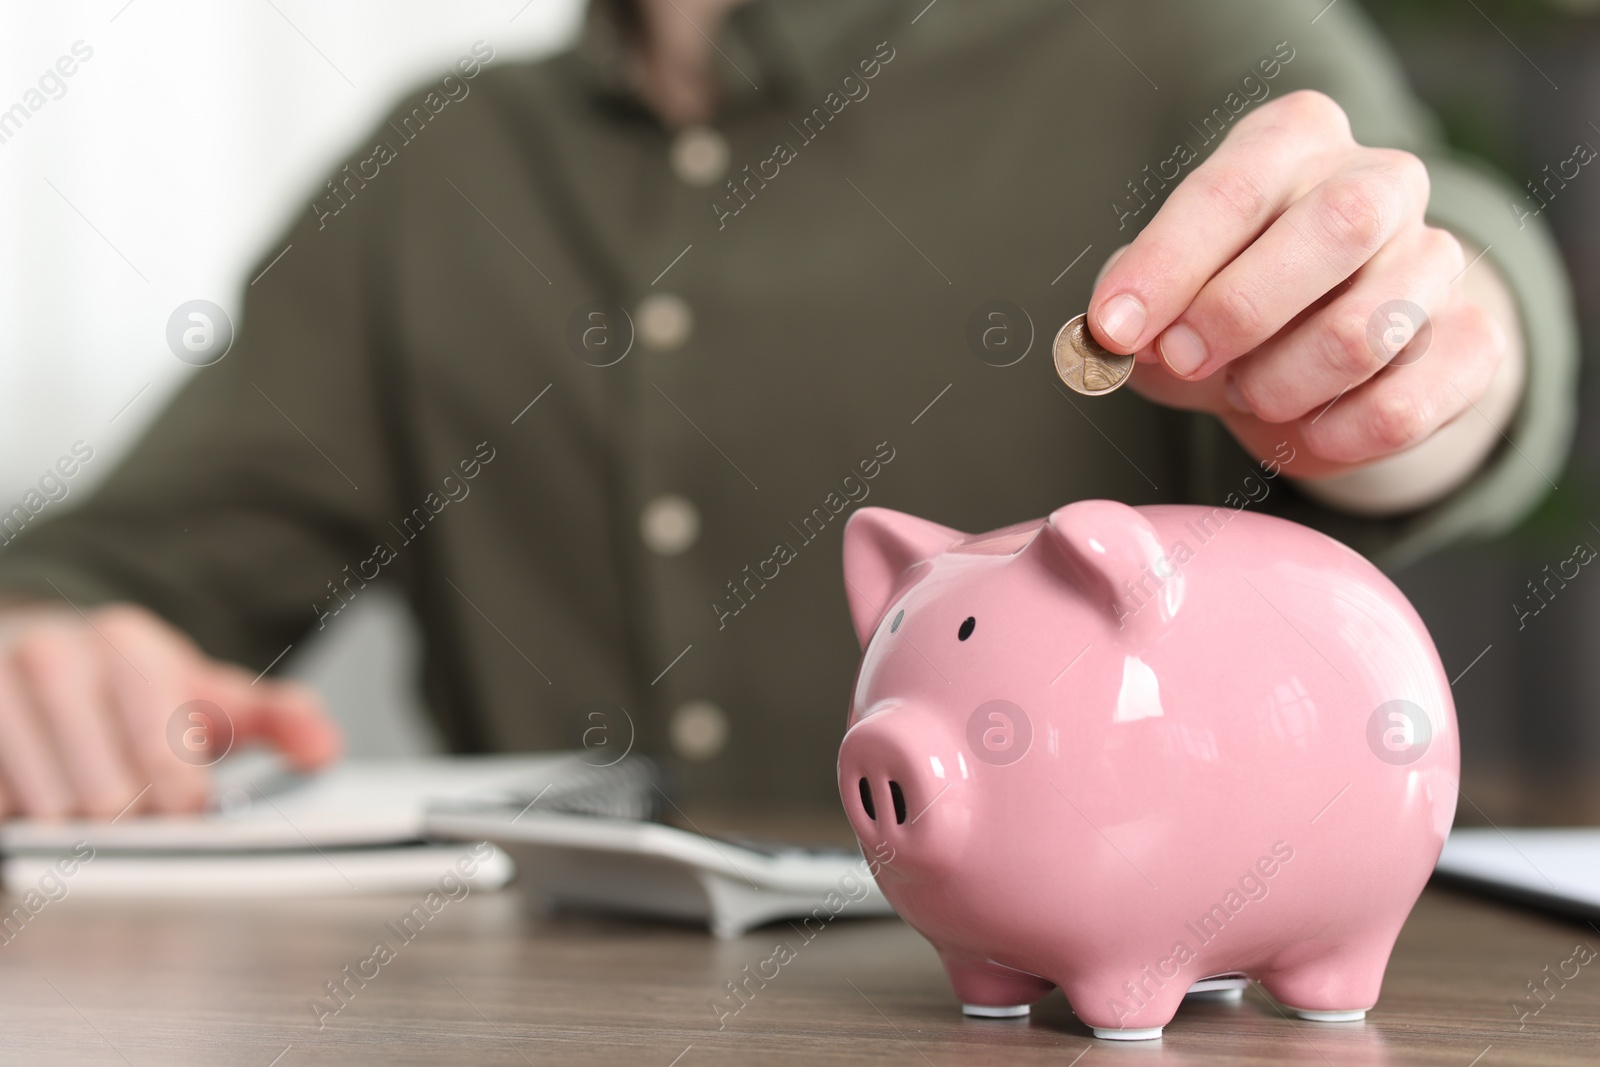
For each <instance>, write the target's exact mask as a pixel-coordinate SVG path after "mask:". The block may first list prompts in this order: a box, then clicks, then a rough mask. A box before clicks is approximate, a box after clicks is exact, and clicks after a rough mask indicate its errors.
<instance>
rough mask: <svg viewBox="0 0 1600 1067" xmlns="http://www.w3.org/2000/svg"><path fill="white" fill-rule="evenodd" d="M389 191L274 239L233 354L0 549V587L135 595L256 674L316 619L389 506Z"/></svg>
mask: <svg viewBox="0 0 1600 1067" xmlns="http://www.w3.org/2000/svg"><path fill="white" fill-rule="evenodd" d="M334 177H335V179H336V180H337V179H338V178H339V177H340V175H338V174H335V175H334ZM398 180H400V179H398V178H391V179H390V182H391V183H394V182H396V181H398ZM332 188H333V186H332V184H331V183H330V186H329V190H330V192H329V198H330V200H331V198H332V195H333V194H332V193H331V190H332ZM347 188H352V189H353V188H355V187H354V186H353V185H352V186H349V187H347ZM388 195H390V193H388V192H386V190H385V188H384V186H383V183H379V182H374V183H371V185H370V186H369V187H368V188H365V189H361V190H360V192H359V196H358V197H357V198H356V199H354V200H353V201H352V202H351V203H350V204H349V205H348V206H346V207H344V208H343V209H342V210H340V211H339V212H338V214H337V215H333V214H331V213H330V212H328V211H327V210H326V209H324V210H321V211H319V210H316V209H312V210H307V211H306V212H305V213H304V215H303V216H302V217H301V219H300V221H299V222H298V223H297V224H295V225H293V226H292V227H291V228H290V229H289V232H288V233H287V234H286V235H284V236H283V237H282V238H281V239H280V240H278V241H277V242H275V243H274V244H273V245H271V246H270V247H269V250H268V251H267V252H266V253H264V255H263V256H262V258H261V260H260V262H259V263H257V264H256V266H255V268H254V269H253V270H252V272H251V275H250V276H251V277H252V278H254V279H255V280H254V281H252V282H250V283H249V285H248V286H247V287H246V296H245V300H244V303H243V312H242V315H241V316H240V317H239V321H238V322H237V324H236V326H237V333H236V338H237V341H236V343H235V345H234V346H233V348H232V350H230V351H228V352H227V353H226V355H224V356H223V358H222V359H221V360H220V362H216V363H214V364H212V365H210V366H205V367H200V368H196V369H194V370H186V371H185V374H186V375H187V380H186V381H185V382H184V384H183V385H182V386H181V388H180V390H179V392H178V394H177V396H176V398H175V399H174V400H173V401H172V403H171V405H170V407H169V408H168V409H167V410H166V411H165V412H164V413H163V414H162V415H161V417H160V418H158V419H157V420H156V421H155V422H154V424H153V425H152V427H151V428H150V430H149V432H148V433H147V435H146V436H145V437H144V438H143V439H142V440H141V441H140V442H139V443H138V444H137V445H136V446H135V447H134V448H133V450H132V451H131V453H130V454H129V455H127V456H126V458H124V459H123V460H122V461H121V462H120V464H119V465H118V467H117V468H116V469H115V470H114V471H112V472H111V474H110V475H109V476H108V478H107V480H106V481H105V482H104V483H103V484H102V485H101V486H99V488H98V489H97V491H96V492H95V493H93V494H92V495H91V496H90V497H89V498H88V499H87V500H86V501H85V502H84V504H83V505H82V506H81V507H78V508H76V509H73V510H66V511H63V512H62V513H60V514H59V515H58V514H57V513H56V511H55V508H54V507H52V509H51V510H50V511H47V512H44V513H42V514H40V515H39V516H38V517H37V518H34V519H32V520H31V521H29V522H28V523H27V524H26V525H25V527H24V528H23V529H22V531H21V533H20V535H18V536H16V537H15V538H14V539H11V540H10V541H8V543H6V544H4V545H3V546H0V589H5V590H7V591H10V592H13V593H25V594H37V595H40V596H42V597H45V598H50V599H56V600H59V598H62V597H64V598H66V599H67V600H68V601H70V602H71V603H72V604H73V605H75V606H76V607H78V608H79V609H84V608H87V607H88V606H90V605H95V604H100V603H104V602H109V601H119V600H126V601H134V602H138V603H141V604H143V605H145V606H146V607H148V608H150V609H152V610H153V611H155V612H157V613H158V614H160V615H161V616H163V617H164V618H166V619H167V620H168V621H170V622H172V623H173V624H174V625H176V626H178V627H179V628H180V629H182V630H185V631H186V632H188V633H189V634H191V635H193V636H194V638H195V639H196V640H197V641H198V642H199V643H200V644H201V646H202V647H203V648H204V649H205V650H206V651H207V652H208V653H210V654H211V655H213V656H217V657H220V658H223V659H227V660H232V661H235V662H239V663H244V664H249V665H257V666H263V667H264V666H266V665H267V664H268V663H269V662H271V661H272V660H273V659H274V658H276V657H277V656H278V655H279V654H280V653H281V652H282V651H283V650H284V649H285V647H286V646H287V645H288V644H290V643H291V642H294V641H296V640H298V639H299V637H300V635H302V634H303V633H304V632H306V630H307V629H308V628H310V629H313V630H314V629H316V628H317V627H318V614H319V613H318V609H317V608H316V607H315V606H314V605H322V604H324V603H325V602H327V601H328V598H329V597H330V596H333V595H335V590H336V589H338V588H339V587H340V586H341V585H342V583H343V582H344V581H346V580H347V579H348V577H349V575H350V573H351V572H350V568H351V567H354V566H356V565H358V563H359V561H361V560H362V559H364V558H366V557H368V556H369V555H370V554H371V551H372V546H373V543H374V541H375V540H380V539H381V536H380V535H379V534H378V533H377V530H378V528H379V527H381V526H382V525H383V524H384V519H385V517H386V516H392V515H393V514H395V511H394V508H393V500H394V497H395V492H394V488H393V487H394V483H395V480H396V470H397V464H398V463H400V462H401V459H400V458H399V457H403V456H404V454H405V453H404V451H403V449H400V448H396V447H394V441H395V439H396V437H397V436H399V434H398V430H397V427H396V426H395V425H394V424H395V422H396V412H395V411H394V409H393V405H392V404H391V403H390V402H389V400H390V398H392V397H393V396H395V395H396V394H395V390H396V388H397V385H396V379H397V377H399V376H400V375H401V373H402V371H401V369H400V368H399V367H397V366H396V362H397V361H396V359H395V358H394V348H393V346H392V345H390V344H387V343H386V341H385V337H384V335H383V333H382V331H381V329H380V328H379V327H378V326H377V325H375V324H377V323H380V322H381V321H383V320H382V315H383V311H384V308H383V295H382V292H383V290H382V280H381V279H382V277H383V264H384V262H385V255H384V249H383V242H382V235H383V228H382V227H381V226H380V225H377V224H378V223H379V222H381V218H382V216H383V214H384V210H385V207H384V203H383V200H384V198H385V197H386V196H388ZM332 202H333V203H335V204H338V203H340V201H337V200H333V201H332ZM404 567H405V563H404V561H401V564H400V565H399V566H398V567H396V568H387V569H386V573H388V572H389V571H390V570H404Z"/></svg>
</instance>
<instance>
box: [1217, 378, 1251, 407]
mask: <svg viewBox="0 0 1600 1067" xmlns="http://www.w3.org/2000/svg"><path fill="white" fill-rule="evenodd" d="M1222 395H1223V397H1224V398H1225V399H1226V400H1227V401H1228V406H1229V407H1231V408H1233V410H1235V411H1242V412H1245V413H1248V412H1249V411H1250V405H1249V404H1247V403H1245V399H1244V393H1243V392H1242V391H1240V389H1239V383H1238V382H1237V381H1235V380H1234V378H1233V375H1231V374H1230V375H1228V377H1227V380H1226V381H1224V382H1223V383H1222Z"/></svg>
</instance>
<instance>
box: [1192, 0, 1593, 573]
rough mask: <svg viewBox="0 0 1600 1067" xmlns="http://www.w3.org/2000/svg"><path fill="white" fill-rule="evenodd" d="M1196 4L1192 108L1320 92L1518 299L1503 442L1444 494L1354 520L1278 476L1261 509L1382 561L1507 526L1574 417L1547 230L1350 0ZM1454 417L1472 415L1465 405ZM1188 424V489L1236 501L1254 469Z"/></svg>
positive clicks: (1566, 439) (1549, 475) (1566, 336)
mask: <svg viewBox="0 0 1600 1067" xmlns="http://www.w3.org/2000/svg"><path fill="white" fill-rule="evenodd" d="M1196 8H1197V5H1189V6H1188V9H1189V10H1190V11H1191V13H1192V14H1193V18H1192V21H1191V22H1190V24H1189V31H1190V40H1191V41H1194V40H1199V41H1202V42H1204V43H1203V44H1201V45H1200V46H1198V47H1196V46H1194V45H1193V44H1191V45H1190V46H1189V47H1187V48H1185V49H1184V50H1183V52H1182V53H1181V55H1184V56H1193V57H1195V58H1193V59H1191V60H1188V61H1186V62H1185V61H1182V60H1178V62H1177V63H1176V64H1175V69H1176V70H1178V71H1181V72H1182V76H1183V77H1185V78H1186V80H1187V84H1186V85H1184V86H1183V90H1182V92H1181V93H1180V94H1179V95H1180V96H1181V97H1183V98H1184V105H1181V106H1184V107H1190V108H1192V107H1196V106H1198V107H1199V108H1200V113H1202V114H1203V113H1205V109H1206V108H1207V107H1209V106H1210V104H1209V103H1208V102H1212V103H1221V102H1222V101H1223V100H1224V99H1225V98H1226V96H1227V94H1228V93H1229V92H1239V91H1241V80H1242V78H1243V76H1244V75H1246V74H1249V73H1251V72H1252V71H1253V70H1254V71H1255V72H1256V77H1257V84H1267V85H1268V86H1269V89H1270V92H1271V94H1272V96H1274V97H1276V96H1281V95H1282V94H1284V93H1287V92H1291V91H1294V90H1296V89H1317V90H1320V91H1322V92H1325V93H1327V94H1328V95H1329V96H1331V97H1332V98H1333V99H1335V100H1336V101H1338V102H1339V104H1340V105H1341V106H1342V107H1343V108H1344V110H1345V112H1346V114H1347V115H1349V117H1350V124H1351V128H1352V131H1353V132H1354V135H1355V138H1356V140H1357V141H1358V142H1360V143H1362V144H1367V145H1383V146H1388V147H1394V148H1402V149H1406V150H1408V151H1411V152H1414V153H1416V154H1417V155H1418V156H1419V157H1421V159H1422V160H1423V162H1424V163H1425V164H1426V165H1427V168H1428V173H1429V178H1430V180H1431V183H1432V194H1431V197H1430V200H1429V204H1428V220H1429V222H1430V223H1431V224H1432V225H1435V226H1439V227H1442V228H1445V229H1448V230H1450V231H1451V232H1453V233H1455V234H1456V235H1458V236H1459V237H1462V238H1463V239H1464V240H1465V241H1467V242H1468V243H1470V244H1472V245H1474V246H1476V247H1477V248H1479V249H1484V250H1486V251H1485V256H1484V258H1485V260H1486V261H1487V262H1491V263H1493V264H1494V266H1495V267H1496V268H1498V270H1499V271H1500V273H1501V275H1502V276H1503V277H1504V278H1505V280H1506V282H1507V284H1508V286H1509V288H1510V290H1511V292H1512V294H1513V296H1514V297H1515V299H1516V303H1517V307H1518V310H1519V312H1520V315H1521V323H1522V331H1523V336H1524V339H1525V343H1526V352H1527V363H1528V367H1527V380H1526V385H1525V391H1524V394H1523V397H1522V401H1521V404H1520V407H1519V408H1518V410H1517V413H1516V415H1515V417H1514V419H1513V421H1512V423H1511V425H1510V426H1509V427H1508V428H1507V429H1506V431H1505V434H1504V437H1505V440H1504V441H1502V442H1501V444H1500V445H1499V447H1498V448H1497V449H1496V450H1495V451H1494V452H1493V453H1491V455H1490V456H1489V457H1488V459H1487V460H1486V461H1485V462H1484V464H1483V466H1482V467H1481V468H1480V469H1479V470H1478V471H1477V472H1476V473H1475V474H1474V475H1473V476H1472V477H1471V478H1469V479H1468V480H1467V481H1466V482H1465V483H1464V484H1463V485H1462V486H1460V487H1459V488H1458V489H1456V490H1455V491H1454V492H1453V493H1451V494H1450V495H1449V496H1448V497H1446V498H1445V499H1443V500H1440V501H1438V502H1436V503H1434V504H1432V505H1429V506H1428V507H1425V508H1422V509H1420V510H1417V511H1415V512H1412V513H1409V514H1404V515H1399V516H1393V517H1385V518H1381V519H1371V518H1362V517H1358V516H1353V515H1349V514H1346V513H1343V512H1339V511H1337V510H1335V509H1333V508H1330V507H1327V506H1324V505H1321V504H1318V503H1316V502H1314V501H1311V500H1310V499H1309V498H1307V497H1305V496H1303V495H1301V494H1298V493H1296V492H1295V491H1294V489H1293V487H1292V486H1291V485H1289V484H1288V483H1287V482H1286V481H1283V480H1280V482H1281V486H1277V485H1275V486H1273V487H1272V489H1271V493H1270V496H1269V497H1268V498H1267V499H1265V500H1263V502H1262V507H1263V508H1264V509H1265V510H1269V511H1274V512H1276V513H1278V514H1282V515H1284V516H1285V517H1288V518H1293V519H1295V520H1296V521H1299V522H1304V523H1306V524H1308V525H1312V526H1315V527H1318V528H1320V529H1323V530H1325V531H1326V532H1328V533H1330V534H1332V535H1333V536H1335V537H1338V538H1339V539H1341V540H1343V541H1345V542H1346V543H1347V544H1350V545H1351V546H1352V547H1355V548H1357V549H1358V550H1360V551H1362V552H1363V553H1365V554H1367V555H1369V556H1372V557H1374V558H1375V559H1377V560H1379V561H1380V562H1381V563H1383V564H1384V565H1386V566H1391V567H1392V566H1398V565H1401V564H1403V563H1405V562H1407V561H1409V560H1412V559H1415V558H1417V557H1418V556H1421V555H1423V554H1426V553H1428V552H1430V551H1433V550H1435V549H1437V548H1439V547H1441V546H1443V545H1445V544H1447V543H1449V542H1451V541H1455V540H1458V539H1462V538H1467V537H1485V536H1490V535H1493V534H1496V533H1499V532H1501V531H1504V530H1506V529H1508V528H1509V527H1511V526H1512V525H1514V524H1515V523H1516V522H1517V521H1518V520H1519V519H1520V518H1522V517H1523V516H1524V515H1526V514H1527V513H1528V512H1529V511H1530V510H1531V509H1532V508H1533V507H1534V506H1535V505H1536V504H1537V503H1538V501H1539V500H1540V499H1541V498H1542V497H1543V495H1544V494H1545V493H1546V492H1547V491H1549V489H1550V488H1551V487H1552V486H1553V484H1554V481H1553V480H1554V479H1555V478H1556V477H1557V476H1558V475H1559V472H1560V468H1561V465H1562V463H1563V461H1564V459H1565V457H1566V454H1567V451H1568V448H1569V447H1570V444H1571V440H1572V435H1573V429H1574V424H1575V420H1576V379H1577V367H1578V334H1577V324H1576V317H1575V313H1574V309H1573V303H1572V294H1571V290H1570V287H1569V284H1568V281H1567V277H1566V272H1565V269H1564V267H1563V265H1562V262H1561V257H1560V254H1559V252H1558V250H1557V248H1556V245H1555V242H1554V241H1553V240H1552V238H1551V236H1550V233H1549V231H1548V229H1547V228H1546V227H1545V226H1544V224H1543V222H1542V220H1540V219H1538V218H1528V217H1519V216H1520V213H1519V212H1518V211H1517V210H1516V208H1517V207H1518V206H1521V207H1523V208H1526V207H1527V206H1528V205H1527V204H1525V203H1524V200H1523V197H1522V196H1521V195H1520V194H1519V193H1518V192H1517V191H1516V190H1515V189H1514V187H1512V185H1511V184H1510V183H1509V182H1508V181H1506V180H1505V179H1504V178H1502V177H1500V176H1498V175H1496V174H1494V173H1493V172H1492V171H1490V170H1489V169H1488V168H1487V167H1485V166H1483V165H1481V164H1478V163H1476V162H1474V161H1472V160H1469V159H1466V158H1464V157H1462V156H1460V155H1459V154H1457V153H1454V152H1452V151H1451V150H1450V149H1448V148H1447V147H1446V146H1445V145H1444V143H1443V139H1442V137H1441V135H1440V131H1439V128H1438V124H1437V123H1436V121H1435V120H1434V119H1433V117H1432V116H1431V115H1430V114H1429V113H1428V112H1427V110H1426V109H1425V108H1424V107H1423V106H1422V105H1421V104H1420V103H1419V102H1418V101H1417V99H1416V98H1415V96H1414V95H1413V94H1412V93H1411V91H1410V90H1409V88H1408V87H1407V85H1406V84H1405V80H1404V77H1403V75H1402V72H1401V68H1400V65H1399V63H1398V61H1397V60H1396V58H1395V56H1394V55H1393V53H1392V52H1391V50H1390V48H1389V46H1388V44H1387V43H1386V42H1385V41H1384V39H1383V38H1382V36H1381V35H1380V34H1379V32H1378V31H1377V29H1376V28H1375V27H1374V26H1373V25H1372V24H1371V23H1370V22H1369V20H1368V18H1367V16H1366V15H1365V14H1364V13H1363V12H1362V11H1361V10H1360V9H1359V8H1358V7H1357V5H1356V4H1355V3H1354V0H1344V2H1342V3H1338V4H1334V5H1328V4H1326V0H1223V2H1221V3H1216V4H1209V3H1208V4H1206V5H1204V12H1203V15H1201V14H1199V13H1196ZM1279 42H1284V43H1286V45H1287V47H1288V48H1289V49H1292V51H1293V55H1294V58H1293V59H1292V60H1291V61H1289V62H1287V63H1283V64H1282V65H1281V69H1280V71H1279V74H1278V76H1277V77H1276V78H1275V79H1273V80H1272V81H1270V83H1264V82H1263V80H1262V79H1261V78H1260V71H1259V70H1258V69H1256V65H1257V64H1258V63H1259V61H1260V60H1261V59H1262V58H1263V57H1264V56H1268V55H1271V54H1272V53H1273V51H1274V49H1275V48H1276V46H1277V45H1278V43H1279ZM1173 55H1174V58H1175V59H1176V58H1177V57H1178V56H1179V55H1180V54H1179V53H1173ZM1258 91H1259V90H1258ZM1193 117H1194V116H1192V115H1191V116H1188V118H1189V119H1191V120H1192V119H1193ZM1174 118H1175V120H1176V119H1177V118H1178V117H1177V116H1175V117H1174ZM1177 125H1178V123H1177V122H1176V121H1175V126H1177ZM1462 417H1464V418H1475V417H1477V416H1475V415H1474V414H1473V413H1472V412H1470V411H1469V412H1467V413H1465V414H1464V415H1463V416H1462ZM1186 418H1189V419H1191V420H1196V421H1197V422H1198V423H1199V424H1198V425H1195V426H1192V427H1191V433H1190V440H1191V446H1192V448H1191V460H1192V461H1191V468H1192V479H1191V488H1192V490H1193V491H1194V495H1195V497H1196V498H1197V499H1198V500H1201V501H1204V502H1208V503H1220V502H1221V500H1222V498H1223V497H1224V496H1226V495H1227V493H1228V492H1230V491H1231V490H1234V489H1241V495H1245V494H1244V493H1243V491H1242V483H1241V479H1243V478H1247V477H1251V476H1252V475H1254V476H1256V477H1257V478H1259V475H1260V471H1259V470H1253V467H1254V464H1253V462H1252V461H1251V460H1250V458H1249V457H1248V456H1247V455H1246V454H1245V452H1244V451H1243V449H1241V448H1239V447H1238V446H1237V444H1235V443H1234V441H1233V440H1232V438H1231V437H1230V436H1229V435H1228V434H1227V432H1226V430H1224V429H1222V427H1221V425H1220V423H1218V422H1217V421H1216V420H1215V419H1212V418H1211V417H1209V416H1186Z"/></svg>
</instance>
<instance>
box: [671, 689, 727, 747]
mask: <svg viewBox="0 0 1600 1067" xmlns="http://www.w3.org/2000/svg"><path fill="white" fill-rule="evenodd" d="M727 743H728V716H727V715H725V714H724V713H723V711H722V709H721V708H719V707H717V706H716V705H715V704H713V703H711V702H710V701H709V700H691V701H689V702H688V703H686V704H680V705H678V709H677V710H676V711H674V712H673V713H672V747H673V748H675V749H677V750H678V755H680V756H682V757H683V758H684V759H692V760H706V759H710V758H711V757H712V756H715V755H716V754H717V753H719V752H721V751H722V749H723V746H725V745H726V744H727Z"/></svg>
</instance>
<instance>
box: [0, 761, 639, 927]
mask: <svg viewBox="0 0 1600 1067" xmlns="http://www.w3.org/2000/svg"><path fill="white" fill-rule="evenodd" d="M654 781H655V772H654V768H653V767H652V766H651V765H650V764H649V763H648V762H647V761H644V760H638V759H634V760H626V761H623V762H621V763H619V764H617V765H615V766H608V767H596V766H592V765H590V764H589V763H587V762H585V760H584V759H583V758H582V756H581V755H580V754H574V753H555V754H541V755H502V756H462V757H439V758H430V759H420V760H397V761H384V762H361V761H350V762H347V763H343V764H341V765H339V766H336V767H334V768H332V769H331V770H328V771H325V772H321V773H318V774H314V775H296V774H290V773H287V772H285V771H284V770H283V768H282V766H281V764H279V763H278V762H277V761H276V759H275V758H261V757H259V756H251V757H249V758H246V759H241V760H237V761H230V762H227V763H225V764H223V765H219V767H218V768H217V797H216V800H215V801H214V803H213V805H212V810H210V811H208V812H206V813H204V814H200V815H184V816H178V815H158V816H139V815H130V816H123V817H119V818H118V819H116V820H115V821H113V822H90V821H67V822H43V821H37V820H28V819H17V820H11V821H7V822H4V823H0V856H3V858H0V882H3V883H4V885H5V887H6V888H7V889H8V890H9V891H10V892H12V893H17V894H21V893H25V892H27V891H28V890H30V889H35V890H38V889H39V888H40V887H41V886H44V887H46V888H51V889H53V890H55V891H62V892H65V891H71V892H76V893H82V894H88V895H97V896H103V895H112V896H167V897H193V896H207V897H215V896H261V895H299V896H307V895H330V894H332V895H345V894H350V893H386V892H405V891H412V890H415V891H424V890H426V889H428V888H430V887H431V886H434V885H436V884H437V883H438V882H439V880H440V879H441V878H444V877H446V876H447V875H450V874H451V872H452V871H455V872H456V876H457V877H461V878H463V879H464V880H467V881H468V882H469V884H471V885H473V886H474V887H476V888H483V889H491V888H499V887H500V886H503V885H505V884H506V883H507V882H508V881H510V880H511V877H512V875H513V873H514V866H513V864H512V862H511V860H510V859H509V858H508V857H507V856H506V854H505V853H504V852H502V851H500V850H498V849H492V848H487V847H486V851H485V852H484V853H483V854H481V855H479V854H473V858H472V860H471V861H470V862H466V863H460V862H459V861H461V859H462V857H463V855H464V846H463V845H461V844H435V843H432V842H428V841H427V840H426V839H425V827H424V822H425V819H426V815H427V812H428V811H429V809H430V808H431V807H432V806H433V805H435V804H440V803H452V804H463V803H470V804H494V805H499V806H509V807H511V808H512V809H513V810H519V811H530V810H535V809H537V808H539V807H541V806H542V807H547V808H550V809H559V810H567V811H593V812H599V813H603V814H607V815H614V816H632V817H645V816H648V815H649V814H651V813H652V812H653V810H654V798H655V795H656V793H655V786H654ZM466 851H467V852H470V848H467V849H466ZM468 870H470V872H471V873H470V875H469V874H468V873H466V872H467V871H468ZM52 872H53V873H52ZM57 883H59V886H60V887H64V888H58V887H57Z"/></svg>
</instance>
